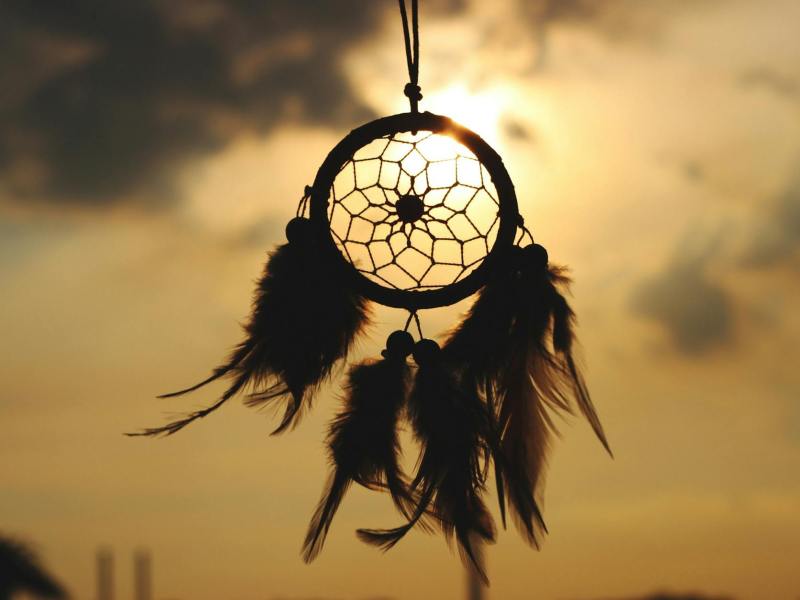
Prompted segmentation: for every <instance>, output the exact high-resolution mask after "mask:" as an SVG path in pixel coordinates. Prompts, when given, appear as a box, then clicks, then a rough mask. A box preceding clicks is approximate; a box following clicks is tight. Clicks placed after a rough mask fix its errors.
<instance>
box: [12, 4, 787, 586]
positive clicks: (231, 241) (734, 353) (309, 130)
mask: <svg viewBox="0 0 800 600" xmlns="http://www.w3.org/2000/svg"><path fill="white" fill-rule="evenodd" d="M798 22H800V4H798V3H797V2H796V1H795V0H763V1H761V2H757V3H756V2H752V1H748V0H602V1H600V0H594V1H592V0H561V1H557V0H529V1H525V0H497V1H495V2H491V3H489V2H479V1H470V0H461V1H456V0H451V1H445V0H439V1H433V0H422V2H421V47H422V55H421V67H420V84H421V86H422V90H423V94H424V99H423V100H422V103H421V108H422V109H425V110H431V111H433V112H439V113H442V114H448V115H450V116H452V117H453V118H455V119H456V120H458V121H461V122H462V123H464V124H465V125H467V126H469V127H472V128H474V129H475V130H476V131H477V132H478V133H480V134H481V135H483V136H484V137H485V138H486V139H487V140H488V141H489V142H491V143H492V144H493V145H494V146H495V147H496V149H497V150H498V151H499V152H500V153H501V154H502V155H503V157H504V161H505V164H506V166H507V168H508V170H509V173H510V174H511V176H512V178H513V180H514V182H515V186H516V189H517V194H518V196H519V201H520V208H521V211H522V213H523V214H524V215H525V217H526V223H527V224H528V226H529V227H531V229H532V230H533V232H534V235H535V236H536V238H537V239H538V240H540V241H541V242H542V243H543V244H544V245H545V246H547V248H548V249H549V250H550V255H551V258H552V259H553V260H555V261H557V262H560V263H565V264H567V265H569V266H570V268H571V271H572V274H573V277H574V279H575V283H574V286H573V293H574V298H573V302H574V307H575V309H576V311H577V313H578V315H579V324H580V327H579V336H580V339H581V342H582V355H583V357H584V360H585V364H586V368H587V378H588V381H589V384H590V387H591V390H592V393H593V397H594V400H595V404H596V406H597V408H598V411H599V412H600V415H601V417H602V419H603V422H604V425H605V428H606V431H607V433H608V436H609V439H610V442H611V445H612V447H613V449H614V455H615V458H614V459H613V460H612V459H610V458H609V457H608V456H606V455H605V454H604V453H603V452H602V448H601V447H600V445H599V444H598V443H597V442H596V440H594V439H593V437H592V434H591V431H590V429H589V427H588V426H587V424H586V423H584V422H582V421H579V420H569V421H567V422H565V423H564V424H563V425H562V427H561V430H562V437H561V439H560V440H558V443H557V444H556V447H555V449H554V452H553V454H552V457H551V460H550V465H549V470H548V477H547V488H546V493H545V500H544V506H545V516H546V519H547V523H548V528H549V530H550V534H549V535H548V537H547V539H546V541H545V543H544V545H543V547H542V549H541V551H538V552H536V551H533V550H531V549H530V548H528V547H527V546H526V545H525V544H524V543H523V542H522V541H521V540H520V539H519V537H518V536H517V534H516V532H515V531H513V528H510V529H509V531H507V532H502V533H501V535H500V536H499V540H498V542H497V544H496V545H494V546H492V547H490V548H489V549H488V550H487V554H486V557H487V564H488V569H489V575H490V578H491V581H492V585H491V588H490V589H489V590H488V592H487V597H489V598H503V599H504V600H522V599H523V598H531V597H536V598H542V599H553V600H556V599H559V600H560V599H569V600H573V599H575V600H579V599H586V600H589V599H595V598H604V599H611V598H614V599H616V598H639V597H642V596H643V595H645V594H647V593H650V592H652V591H654V590H663V589H669V590H675V591H697V592H698V593H703V594H707V595H708V596H709V597H713V596H726V597H733V598H737V599H748V600H790V599H796V598H798V596H800V574H799V573H798V569H797V556H798V555H800V535H798V534H800V477H798V475H797V474H798V473H800V402H799V400H800V373H799V372H798V369H797V367H796V365H797V364H800V350H799V349H798V344H797V340H798V339H800V313H798V311H797V310H796V307H797V306H799V305H800V304H799V302H800V277H798V274H800V76H798V73H800V38H798V36H797V35H796V24H797V23H798ZM405 68H406V65H405V57H404V54H403V50H402V36H401V30H400V22H399V17H398V15H397V9H396V4H395V3H394V2H389V1H388V0H377V1H374V2H368V3H367V2H357V1H354V0H339V1H337V2H333V1H332V0H318V1H314V2H310V1H309V2H293V1H291V0H281V1H269V2H263V3H252V2H243V1H235V2H234V1H232V2H221V1H215V0H192V1H189V0H169V1H166V0H165V1H160V2H159V1H155V0H153V1H143V2H136V3H128V2H113V3H109V2H102V1H99V0H96V1H91V0H79V1H76V2H71V3H66V4H63V5H61V4H52V5H49V4H48V5H43V4H39V3H30V2H25V1H24V0H19V1H17V0H8V1H6V2H3V3H2V4H1V5H0V80H1V81H3V85H2V88H1V89H0V281H2V294H0V340H2V343H0V364H2V367H0V382H2V385H1V386H0V532H2V533H4V534H7V535H13V536H16V537H19V538H21V539H25V540H29V541H30V542H32V543H33V544H34V546H35V547H36V548H37V549H38V552H39V554H40V555H41V557H42V560H43V562H44V563H45V564H47V565H48V566H49V568H50V569H51V570H52V571H53V572H54V573H55V574H56V575H57V576H58V577H59V578H60V580H61V581H63V583H64V584H65V586H66V587H67V588H68V589H70V590H71V591H72V592H73V595H74V597H75V598H86V599H89V598H93V597H94V594H95V592H94V554H95V551H96V549H97V548H98V547H99V546H108V547H110V548H112V549H113V550H114V552H115V554H116V563H117V579H118V594H119V595H120V597H126V595H127V594H128V592H127V590H128V589H129V588H130V587H131V581H132V573H131V570H132V569H131V565H132V555H133V552H134V551H135V550H136V549H137V548H140V547H147V548H150V549H151V551H152V553H153V560H154V573H155V574H154V580H155V586H156V590H157V592H156V597H157V598H165V599H166V598H175V599H178V598H181V599H185V600H189V599H192V600H211V599H212V598H228V599H231V600H255V599H265V598H266V599H269V598H284V599H290V598H292V599H295V600H299V599H302V598H320V599H322V598H326V599H327V598H330V599H333V598H337V599H360V600H367V599H377V598H386V599H388V598H393V599H398V600H400V599H409V600H410V599H412V598H413V599H427V598H438V599H442V600H449V599H455V598H461V597H463V596H464V589H465V581H464V573H463V568H462V566H461V563H460V562H459V560H458V558H457V553H453V552H451V551H450V550H449V549H448V547H447V545H446V543H445V542H444V541H443V540H442V539H441V537H437V536H426V535H424V534H422V533H417V534H414V535H411V536H409V537H408V539H406V540H404V541H403V542H402V543H401V544H400V545H398V547H397V548H395V549H393V550H392V551H391V552H389V553H387V554H385V555H384V554H381V553H379V552H376V551H375V550H374V549H373V548H369V547H366V546H364V545H363V544H361V543H360V542H359V541H358V540H357V539H356V537H355V535H354V530H355V529H356V528H357V527H361V526H375V525H381V524H389V523H393V522H395V521H396V520H397V517H396V516H395V515H393V513H392V508H391V503H390V502H389V501H388V500H387V499H386V498H383V497H379V496H376V495H374V494H368V493H365V492H363V491H362V490H357V489H354V490H353V491H352V492H351V493H350V494H349V496H348V497H347V499H346V501H345V503H344V505H343V507H342V509H341V510H340V512H339V514H338V516H337V518H336V521H335V522H334V525H333V527H332V529H331V534H330V536H329V538H328V542H327V544H326V548H325V550H324V552H323V553H322V555H321V556H320V557H319V558H318V559H317V561H316V562H314V563H313V564H312V565H310V566H307V565H305V564H303V562H302V561H301V559H300V557H299V550H300V545H301V541H302V538H303V535H304V533H305V527H306V524H307V519H308V518H309V517H310V515H311V513H312V511H313V508H314V506H315V503H316V502H317V500H318V498H319V493H320V489H321V487H322V484H323V481H324V477H325V473H326V471H327V465H326V460H325V453H324V447H323V437H324V432H325V427H326V422H327V421H328V419H329V418H330V417H331V416H332V414H333V413H334V411H335V410H336V408H337V406H338V402H339V400H338V398H339V395H340V392H339V388H338V386H337V384H336V383H335V382H334V383H333V384H331V385H330V386H327V387H325V388H324V389H323V391H322V393H321V394H320V396H319V397H318V399H317V402H316V407H315V410H314V412H313V413H312V414H310V415H309V416H308V417H307V418H305V419H304V421H303V423H302V424H301V426H300V427H298V429H297V430H295V431H293V432H291V433H290V434H286V435H283V436H275V437H271V436H269V432H270V431H271V429H272V427H273V426H274V424H275V418H274V415H271V414H269V413H268V412H263V413H259V412H254V411H252V410H250V409H247V408H246V407H244V406H241V405H240V404H238V403H231V404H229V405H226V406H225V408H224V410H221V411H219V412H217V413H216V414H215V415H213V417H209V418H208V419H205V420H203V421H202V422H198V423H196V424H194V425H193V426H192V427H190V428H188V429H186V430H184V431H183V432H181V433H180V434H179V435H176V436H173V437H171V438H169V439H161V440H152V439H132V438H127V437H124V436H123V435H122V434H123V432H126V431H131V430H135V429H138V428H140V427H143V426H149V425H156V424H159V423H160V422H163V419H164V418H166V416H167V415H169V414H171V413H176V412H181V411H185V410H188V409H192V408H194V407H195V406H198V405H202V404H204V403H205V402H207V401H209V400H211V399H212V398H213V397H214V394H215V393H216V392H217V391H218V388H214V389H210V390H207V391H204V392H201V393H198V394H197V395H196V396H195V397H187V398H183V399H172V400H156V399H155V396H156V395H157V394H159V393H163V392H165V391H170V390H172V389H175V388H176V387H180V386H183V385H186V384H189V383H191V382H194V381H196V380H197V379H199V378H201V377H203V376H204V374H206V373H207V372H208V371H209V369H210V368H212V367H213V366H215V365H216V364H217V363H218V362H219V361H220V360H221V359H222V358H223V356H225V354H226V353H227V351H228V349H229V348H231V347H232V346H233V345H235V344H236V343H237V342H238V341H239V338H240V329H239V323H240V322H241V321H242V320H243V319H244V318H245V317H246V315H247V312H248V309H249V304H250V296H251V292H252V286H253V282H254V280H255V279H256V278H257V277H258V275H259V273H260V271H261V268H262V265H263V262H264V259H265V256H266V252H267V251H268V250H269V249H270V248H272V247H273V246H274V245H275V244H278V243H281V242H282V241H283V228H284V224H285V223H286V221H287V220H288V219H289V218H290V217H291V216H293V215H294V210H295V208H296V203H297V201H298V200H299V198H300V196H301V194H302V190H303V187H304V186H305V185H306V184H309V183H311V182H312V181H313V177H314V174H315V172H316V169H317V168H318V166H319V165H320V164H321V162H322V160H323V159H324V157H325V155H326V154H327V152H328V150H329V149H330V148H331V147H332V146H333V145H334V144H335V143H336V142H337V141H338V140H339V139H340V138H341V137H342V136H343V135H344V134H345V133H346V132H348V131H350V130H351V129H352V128H354V127H355V126H357V125H359V124H361V123H362V122H365V121H368V120H370V119H371V118H374V117H377V116H379V115H384V114H391V113H395V112H402V111H404V110H406V107H407V102H406V99H405V98H404V97H403V95H402V89H403V85H404V84H405V83H406V81H407V73H406V71H405ZM467 307H468V303H462V304H460V305H458V306H456V307H453V308H450V309H442V310H436V311H431V312H430V313H429V314H423V319H424V322H425V325H426V331H440V332H444V331H445V330H446V329H447V328H448V327H449V326H451V325H452V324H453V323H454V322H455V321H456V319H457V318H458V315H459V313H460V312H462V311H463V310H465V309H466V308H467ZM404 317H405V316H404V315H403V314H402V313H400V312H399V311H392V310H388V309H386V310H378V311H377V313H376V324H375V325H374V327H373V328H372V330H371V331H370V335H369V336H368V339H365V340H362V341H361V342H360V343H359V345H358V347H357V350H356V353H355V356H354V358H356V359H357V358H360V357H362V356H370V355H375V354H376V353H377V352H378V351H379V349H380V348H379V347H380V346H381V344H382V341H383V339H385V336H386V334H387V333H388V332H389V331H391V330H392V329H394V328H397V327H398V326H399V325H402V321H403V320H404ZM408 458H409V460H412V461H413V456H410V457H408ZM490 503H491V502H490Z"/></svg>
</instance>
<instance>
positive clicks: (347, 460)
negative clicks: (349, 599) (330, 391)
mask: <svg viewBox="0 0 800 600" xmlns="http://www.w3.org/2000/svg"><path fill="white" fill-rule="evenodd" d="M413 347H414V340H413V338H412V337H411V335H410V334H409V333H407V332H405V331H395V332H394V333H392V334H391V335H390V336H389V339H388V340H387V342H386V350H384V351H383V359H382V360H379V361H375V362H367V363H362V364H359V365H356V366H354V367H352V368H351V369H350V372H349V374H348V383H347V389H348V391H349V394H348V396H347V398H346V400H345V407H344V410H342V412H340V413H339V414H338V415H337V416H336V417H335V418H334V420H333V423H332V424H331V426H330V432H329V434H328V452H329V455H330V459H331V462H332V463H333V466H334V471H333V473H332V474H331V476H330V478H329V480H328V484H327V487H326V490H325V492H324V494H323V496H322V499H321V500H320V502H319V504H318V506H317V509H316V511H315V513H314V516H313V518H312V519H311V523H310V524H309V528H308V533H307V534H306V539H305V543H304V544H303V558H304V560H305V561H306V562H310V561H311V560H313V559H314V558H315V557H316V556H317V554H319V552H320V550H322V546H323V544H324V542H325V537H326V535H327V533H328V529H329V528H330V525H331V522H332V520H333V517H334V515H335V514H336V511H337V509H338V508H339V504H340V503H341V501H342V499H343V497H344V494H345V493H346V492H347V489H348V488H349V487H350V484H351V483H352V482H355V483H357V484H359V485H362V486H364V487H366V488H369V489H387V490H388V491H389V493H390V494H391V496H392V498H393V500H394V502H395V504H396V505H397V507H398V508H399V509H400V511H401V512H403V513H404V514H408V510H409V509H408V507H409V505H410V496H409V494H408V492H407V490H406V482H405V481H404V478H403V475H402V474H401V472H400V467H399V465H398V455H399V451H400V449H399V442H398V439H397V421H398V418H399V415H400V412H401V410H402V408H403V406H404V404H405V399H406V392H407V384H408V375H409V367H408V363H407V357H408V356H409V354H411V351H412V349H413Z"/></svg>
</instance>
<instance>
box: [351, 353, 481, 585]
mask: <svg viewBox="0 0 800 600" xmlns="http://www.w3.org/2000/svg"><path fill="white" fill-rule="evenodd" d="M414 360H415V361H416V363H417V364H418V365H419V369H418V371H417V374H416V377H415V380H414V385H413V387H412V389H411V393H410V395H409V399H408V412H409V419H410V421H411V424H412V426H413V430H414V434H415V437H416V438H417V440H418V442H419V444H420V447H421V454H420V458H419V461H418V466H417V473H416V476H415V478H414V480H413V481H412V482H411V485H410V490H411V492H412V494H413V495H414V502H415V505H416V506H415V509H414V511H413V514H412V515H411V518H410V519H409V521H408V522H407V523H406V524H405V525H403V526H400V527H397V528H394V529H389V530H375V529H360V530H359V531H358V536H359V537H360V538H361V539H362V540H363V541H365V542H367V543H369V544H372V545H376V546H379V547H381V548H383V549H384V550H388V549H389V548H391V547H393V546H394V545H395V544H396V543H397V542H398V541H400V539H402V537H403V536H404V535H405V534H406V533H408V531H410V530H411V529H412V528H413V527H414V526H415V525H417V524H421V525H422V526H423V527H429V526H430V525H429V524H428V520H432V521H433V523H434V524H436V525H438V527H439V528H440V529H441V530H442V532H443V533H444V534H445V536H446V537H447V538H448V539H452V538H453V537H454V538H455V539H456V541H457V542H458V547H459V550H460V552H461V555H462V558H463V559H464V561H465V562H466V563H467V564H468V565H469V566H470V567H471V568H473V569H474V570H475V572H476V573H477V574H478V575H479V577H480V578H481V579H482V580H483V581H484V582H485V583H487V579H486V574H485V571H484V568H483V565H482V562H481V555H480V552H478V548H477V547H476V544H479V543H481V542H484V541H485V542H493V541H494V536H495V530H494V522H493V520H492V517H491V515H490V514H489V511H488V510H487V508H486V506H485V504H484V503H483V500H482V499H481V495H482V493H483V491H484V479H485V473H486V470H485V465H486V461H487V459H488V455H489V445H488V443H487V441H486V440H487V439H488V438H489V437H490V436H491V418H490V415H489V414H488V411H487V410H486V407H485V405H484V404H483V401H482V400H481V399H480V398H479V397H477V396H467V395H464V394H463V393H462V390H461V389H460V388H459V387H458V386H457V384H456V381H455V379H454V378H453V376H452V373H451V372H450V370H449V369H448V367H447V365H446V364H445V362H444V360H443V356H442V353H441V350H440V348H439V346H438V344H436V342H434V341H433V340H427V339H423V340H420V341H419V342H417V344H416V346H415V348H414Z"/></svg>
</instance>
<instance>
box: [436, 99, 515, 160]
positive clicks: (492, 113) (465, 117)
mask: <svg viewBox="0 0 800 600" xmlns="http://www.w3.org/2000/svg"><path fill="white" fill-rule="evenodd" d="M507 102H508V99H507V97H506V95H505V94H504V93H503V92H502V91H501V90H499V89H490V90H485V91H482V92H477V93H474V92H470V90H468V89H467V88H466V86H464V85H463V84H455V85H452V86H450V87H448V88H445V89H444V90H442V91H440V92H433V93H431V94H429V95H426V96H425V100H424V107H425V109H426V110H429V111H431V112H433V113H437V114H440V115H447V116H448V117H450V118H451V119H453V120H454V121H456V122H457V123H460V124H461V125H464V126H465V127H468V128H469V129H472V130H473V131H474V132H476V133H477V134H478V135H480V136H481V137H482V138H484V139H485V140H486V141H487V142H488V143H489V144H491V145H493V146H496V145H497V144H498V143H499V141H500V122H501V119H502V116H503V111H504V109H505V108H506V105H507Z"/></svg>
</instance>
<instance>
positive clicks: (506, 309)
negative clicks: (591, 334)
mask: <svg viewBox="0 0 800 600" xmlns="http://www.w3.org/2000/svg"><path fill="white" fill-rule="evenodd" d="M530 250H534V249H533V248H530ZM536 250H539V251H540V252H538V253H535V252H534V253H531V252H530V251H528V252H527V253H526V252H525V251H523V250H521V249H520V250H519V251H518V253H517V256H516V261H517V263H516V264H517V265H518V266H517V267H516V268H512V269H509V270H508V271H507V272H506V273H505V274H501V275H500V276H499V277H496V278H495V279H494V280H493V281H491V282H490V283H489V284H488V285H487V286H486V287H484V288H483V290H481V292H480V294H479V296H478V299H477V300H476V302H475V303H474V304H473V306H472V308H471V310H470V311H469V313H468V315H467V316H466V318H465V319H464V320H463V321H462V323H461V324H460V325H459V326H458V327H457V328H456V329H455V330H454V331H452V332H451V333H450V335H449V337H448V339H447V342H446V344H445V346H444V348H443V351H444V353H445V355H446V356H448V357H449V358H450V359H451V360H452V362H453V363H454V364H456V365H459V369H458V373H459V381H460V385H461V387H462V388H463V389H464V391H465V393H467V394H470V395H475V394H480V395H481V396H482V397H483V398H484V399H485V400H486V403H487V406H488V407H489V410H490V415H491V416H492V417H493V419H494V431H495V435H496V436H497V437H498V438H499V439H500V443H499V444H498V445H490V448H491V452H492V459H493V463H494V469H495V479H496V485H497V491H498V501H499V503H500V510H501V516H502V517H503V524H504V525H505V508H506V502H508V505H509V508H510V509H511V513H512V515H513V517H514V521H515V523H516V525H517V527H518V529H519V530H520V531H521V532H522V534H523V535H524V537H525V538H526V539H527V540H528V542H529V543H531V544H532V545H535V546H538V544H539V539H540V537H541V534H542V533H545V532H546V531H547V529H546V526H545V523H544V520H543V518H542V513H541V510H540V507H539V503H538V500H537V498H538V497H539V495H540V493H541V487H542V485H543V481H544V471H545V469H546V459H547V452H548V448H549V445H550V440H551V437H552V434H553V433H555V432H556V429H555V426H554V424H553V421H552V418H551V416H550V414H549V412H548V411H553V412H555V413H559V412H567V413H570V412H572V411H573V408H572V407H573V403H574V404H576V405H577V406H578V408H579V410H580V411H581V412H582V413H583V414H584V415H585V416H586V418H587V420H588V421H589V422H590V424H591V425H592V427H593V429H594V431H595V433H596V434H597V436H598V438H599V439H600V441H601V442H602V444H603V446H604V447H605V448H606V449H608V443H607V440H606V437H605V434H604V433H603V430H602V427H601V425H600V421H599V418H598V417H597V414H596V412H595V410H594V407H593V406H592V403H591V400H590V397H589V393H588V390H587V388H586V385H585V382H584V380H583V378H582V376H581V375H580V372H579V371H578V369H577V367H576V364H575V360H574V358H573V356H572V347H573V342H574V332H573V326H574V318H575V317H574V313H573V312H572V310H571V308H570V307H569V304H568V302H567V300H566V299H565V297H564V295H563V294H562V292H561V291H560V289H559V288H562V289H564V288H566V287H567V286H568V284H569V279H568V278H567V277H566V275H565V272H564V270H563V269H560V268H557V267H551V268H545V267H543V266H542V263H541V262H540V263H539V264H538V265H537V263H536V261H535V260H533V261H532V260H531V258H532V257H533V258H534V259H539V260H541V257H542V256H543V257H544V261H543V262H546V252H544V251H543V250H542V249H541V247H539V248H537V249H536Z"/></svg>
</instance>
